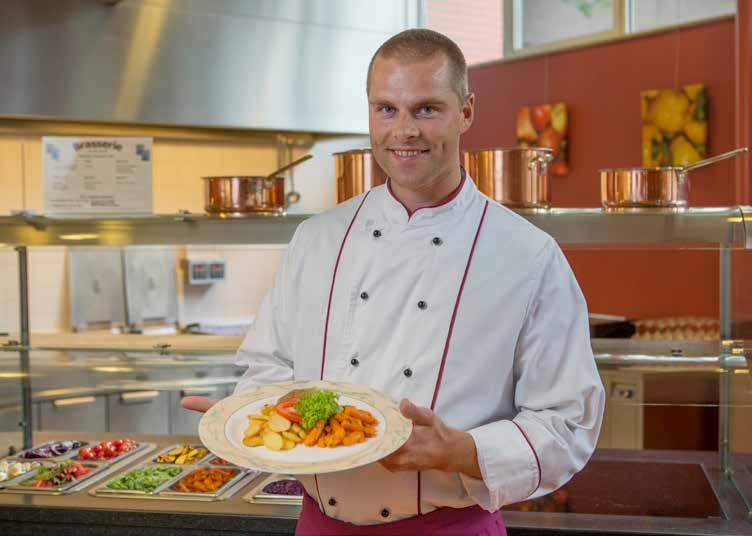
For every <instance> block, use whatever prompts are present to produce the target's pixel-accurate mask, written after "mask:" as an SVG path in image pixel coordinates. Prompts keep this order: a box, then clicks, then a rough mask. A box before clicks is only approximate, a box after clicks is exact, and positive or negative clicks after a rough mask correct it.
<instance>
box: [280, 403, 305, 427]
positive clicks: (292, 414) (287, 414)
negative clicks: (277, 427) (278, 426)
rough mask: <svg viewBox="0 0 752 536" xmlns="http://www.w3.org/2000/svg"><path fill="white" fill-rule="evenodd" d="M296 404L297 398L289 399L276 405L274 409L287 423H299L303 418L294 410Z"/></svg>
mask: <svg viewBox="0 0 752 536" xmlns="http://www.w3.org/2000/svg"><path fill="white" fill-rule="evenodd" d="M297 402H298V399H297V398H289V399H287V400H283V401H282V402H280V403H279V404H277V405H276V406H275V407H274V409H275V410H276V411H277V413H279V414H280V415H282V416H283V417H284V418H285V419H287V420H288V421H291V422H296V423H299V422H300V421H302V420H303V417H302V416H301V415H300V413H298V410H296V409H295V404H296V403H297Z"/></svg>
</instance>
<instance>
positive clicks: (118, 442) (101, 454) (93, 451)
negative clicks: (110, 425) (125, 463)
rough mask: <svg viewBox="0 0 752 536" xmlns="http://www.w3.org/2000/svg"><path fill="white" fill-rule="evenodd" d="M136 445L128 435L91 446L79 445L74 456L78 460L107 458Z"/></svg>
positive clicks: (122, 452) (115, 456) (116, 455)
mask: <svg viewBox="0 0 752 536" xmlns="http://www.w3.org/2000/svg"><path fill="white" fill-rule="evenodd" d="M136 446H137V445H136V442H135V441H134V440H133V439H131V438H129V437H126V438H125V439H120V438H118V439H115V440H114V441H109V440H107V441H102V442H101V443H99V444H98V445H94V446H92V447H88V446H87V447H81V448H80V449H79V450H78V454H77V455H76V458H78V459H79V460H109V459H111V458H117V457H118V456H120V455H121V454H124V453H126V452H129V451H131V450H133V449H135V448H136Z"/></svg>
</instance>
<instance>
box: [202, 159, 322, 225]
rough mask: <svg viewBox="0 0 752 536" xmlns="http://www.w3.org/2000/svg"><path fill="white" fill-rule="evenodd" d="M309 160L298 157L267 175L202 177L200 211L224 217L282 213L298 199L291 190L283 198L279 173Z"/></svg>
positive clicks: (281, 179)
mask: <svg viewBox="0 0 752 536" xmlns="http://www.w3.org/2000/svg"><path fill="white" fill-rule="evenodd" d="M310 158H313V155H306V156H304V157H302V158H298V159H297V160H295V161H293V162H291V163H289V164H287V165H286V166H284V167H282V168H280V169H278V170H276V171H275V172H274V173H272V174H270V175H267V176H248V175H236V176H229V175H228V176H221V177H203V180H204V209H205V210H206V212H208V213H210V214H219V215H222V216H225V217H226V216H235V217H237V216H246V215H247V214H249V213H259V212H260V213H279V212H283V211H284V210H285V209H286V208H287V207H288V206H289V205H290V203H296V202H297V201H299V200H300V194H299V193H298V192H296V191H294V190H293V191H290V192H289V194H288V195H287V196H285V178H284V177H282V176H279V173H282V172H284V171H287V170H289V169H290V168H292V167H294V166H297V165H298V164H300V163H302V162H305V161H306V160H308V159H310Z"/></svg>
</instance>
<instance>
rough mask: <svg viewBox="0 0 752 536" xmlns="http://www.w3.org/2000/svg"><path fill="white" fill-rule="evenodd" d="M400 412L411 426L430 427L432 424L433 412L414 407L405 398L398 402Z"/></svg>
mask: <svg viewBox="0 0 752 536" xmlns="http://www.w3.org/2000/svg"><path fill="white" fill-rule="evenodd" d="M400 411H401V412H402V415H404V416H405V417H407V418H408V419H410V420H411V421H413V424H417V425H419V426H431V425H432V424H433V411H431V410H430V409H428V408H422V407H420V406H416V405H415V404H413V403H412V402H410V401H409V400H408V399H406V398H405V399H403V400H402V402H400Z"/></svg>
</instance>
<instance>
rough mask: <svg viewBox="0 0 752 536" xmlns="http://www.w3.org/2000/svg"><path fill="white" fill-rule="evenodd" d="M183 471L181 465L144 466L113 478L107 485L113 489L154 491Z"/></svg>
mask: <svg viewBox="0 0 752 536" xmlns="http://www.w3.org/2000/svg"><path fill="white" fill-rule="evenodd" d="M181 471H182V469H180V468H179V467H158V466H147V467H142V468H140V469H133V470H132V471H128V472H127V473H125V474H124V475H121V476H119V477H117V478H113V479H112V480H110V481H109V482H108V483H107V487H108V488H111V489H125V490H133V491H145V492H152V491H154V490H155V489H157V488H158V487H159V486H161V485H162V484H164V483H165V482H167V481H168V480H170V479H171V478H174V477H176V476H177V475H179V474H180V472H181Z"/></svg>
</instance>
